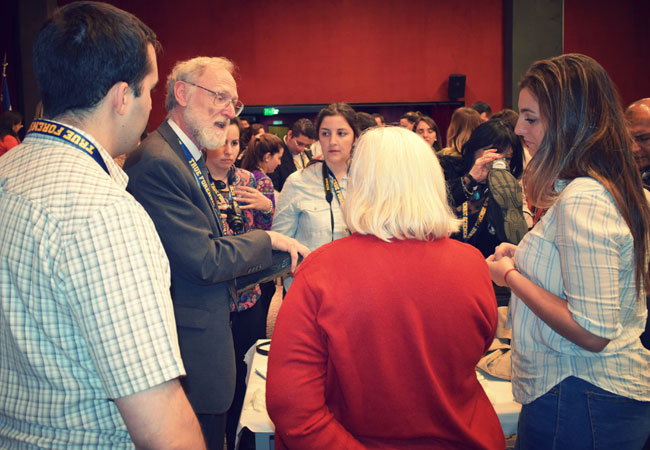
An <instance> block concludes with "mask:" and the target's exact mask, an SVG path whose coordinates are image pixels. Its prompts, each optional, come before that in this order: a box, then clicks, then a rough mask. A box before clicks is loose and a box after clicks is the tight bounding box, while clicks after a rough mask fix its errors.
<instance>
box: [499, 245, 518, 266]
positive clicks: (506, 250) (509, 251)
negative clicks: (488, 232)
mask: <svg viewBox="0 0 650 450" xmlns="http://www.w3.org/2000/svg"><path fill="white" fill-rule="evenodd" d="M516 251H517V246H516V245H514V244H511V243H509V242H504V243H502V244H499V245H497V248H495V249H494V259H495V260H496V261H498V260H500V259H501V258H503V257H504V256H507V257H509V258H514V257H515V252H516Z"/></svg>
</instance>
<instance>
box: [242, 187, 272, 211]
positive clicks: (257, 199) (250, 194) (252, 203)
mask: <svg viewBox="0 0 650 450" xmlns="http://www.w3.org/2000/svg"><path fill="white" fill-rule="evenodd" d="M235 200H237V201H238V202H240V203H245V205H240V208H241V209H257V210H259V211H265V212H266V211H270V210H271V209H272V208H273V202H272V201H271V200H270V199H269V198H268V197H267V196H265V195H264V194H262V193H261V192H260V191H258V190H257V189H255V188H252V187H249V186H237V187H236V188H235Z"/></svg>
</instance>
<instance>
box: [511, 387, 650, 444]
mask: <svg viewBox="0 0 650 450" xmlns="http://www.w3.org/2000/svg"><path fill="white" fill-rule="evenodd" d="M648 435H650V402H640V401H637V400H632V399H629V398H625V397H621V396H620V395H616V394H612V393H611V392H607V391H605V390H603V389H601V388H599V387H598V386H594V385H593V384H591V383H588V382H586V381H584V380H581V379H580V378H576V377H569V378H566V379H564V380H562V381H561V382H560V383H559V384H557V385H555V386H554V387H553V388H551V390H550V391H548V392H547V393H546V394H544V395H542V396H541V397H539V398H538V399H536V400H534V401H532V402H531V403H529V404H527V405H523V407H522V408H521V413H520V415H519V423H518V425H517V443H516V444H515V449H516V450H542V449H544V450H546V449H549V450H562V449H566V450H579V449H594V450H595V449H603V450H612V449H614V450H641V449H642V448H643V444H644V443H645V442H646V440H647V439H648Z"/></svg>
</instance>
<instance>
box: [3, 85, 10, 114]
mask: <svg viewBox="0 0 650 450" xmlns="http://www.w3.org/2000/svg"><path fill="white" fill-rule="evenodd" d="M10 110H11V99H10V98H9V86H7V77H6V76H5V77H2V111H10Z"/></svg>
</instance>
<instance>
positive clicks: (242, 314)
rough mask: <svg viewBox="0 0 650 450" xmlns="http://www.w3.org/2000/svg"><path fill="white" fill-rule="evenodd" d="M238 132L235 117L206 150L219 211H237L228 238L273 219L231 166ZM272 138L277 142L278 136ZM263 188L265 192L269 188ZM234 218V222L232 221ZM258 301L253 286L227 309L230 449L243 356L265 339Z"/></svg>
mask: <svg viewBox="0 0 650 450" xmlns="http://www.w3.org/2000/svg"><path fill="white" fill-rule="evenodd" d="M239 132H240V128H239V121H238V119H237V118H234V119H232V121H231V122H230V124H229V125H228V128H227V129H226V144H225V145H224V146H222V147H219V148H217V149H215V150H206V151H205V164H206V166H207V167H208V171H209V172H210V179H211V181H212V183H211V187H212V189H213V193H214V195H215V196H216V198H217V203H218V204H219V208H220V209H221V210H222V211H225V210H226V209H227V208H231V211H237V209H239V211H240V212H239V213H238V215H237V216H232V215H231V216H226V219H224V220H222V225H223V229H224V230H225V234H226V235H227V236H235V235H239V234H243V233H247V232H249V231H251V230H253V229H258V230H269V229H271V220H272V219H273V201H272V200H271V199H269V198H268V197H267V196H266V195H264V193H262V192H261V190H259V189H258V186H257V181H256V179H255V176H254V175H253V174H252V173H251V172H249V171H248V170H244V169H240V168H237V167H235V166H234V165H233V164H234V162H235V160H236V159H237V155H238V153H239ZM264 136H272V135H262V136H257V137H255V138H254V140H253V146H255V144H256V142H259V139H261V138H263V137H264ZM273 137H275V136H273ZM275 138H276V139H277V140H278V141H280V139H279V138H278V137H275ZM249 151H250V149H249ZM267 179H268V178H267ZM266 188H267V190H268V186H267V187H266ZM272 192H273V188H272V187H271V193H272ZM233 218H234V219H235V220H232V219H233ZM222 219H223V216H222ZM261 298H262V290H261V287H260V286H259V285H256V286H255V287H254V288H253V289H251V290H248V291H246V292H244V293H242V294H241V295H240V296H239V298H238V300H237V302H236V304H233V305H231V306H230V324H231V328H232V338H233V344H234V347H235V365H236V382H235V395H234V398H233V403H232V405H231V407H230V410H229V411H228V419H227V423H226V442H227V444H228V448H229V449H234V448H235V436H236V431H237V424H238V423H239V415H240V414H241V409H242V405H243V403H244V394H245V393H246V363H244V355H245V354H246V351H247V350H248V349H249V348H250V347H251V346H252V345H253V344H255V342H256V341H257V340H258V339H263V338H266V311H265V309H264V305H263V302H262V301H261ZM269 300H270V299H269Z"/></svg>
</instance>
